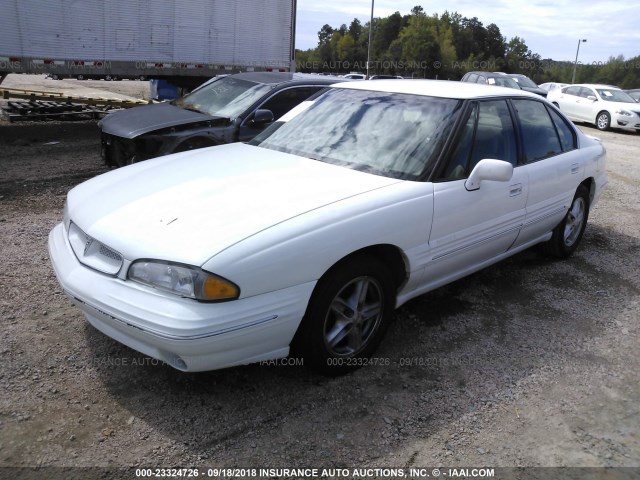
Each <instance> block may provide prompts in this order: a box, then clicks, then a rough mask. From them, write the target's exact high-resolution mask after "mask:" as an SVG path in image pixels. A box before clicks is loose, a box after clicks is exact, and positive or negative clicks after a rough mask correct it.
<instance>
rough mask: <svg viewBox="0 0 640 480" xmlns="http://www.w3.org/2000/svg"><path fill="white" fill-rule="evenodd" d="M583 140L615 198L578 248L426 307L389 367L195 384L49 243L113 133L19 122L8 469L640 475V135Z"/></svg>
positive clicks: (2, 241)
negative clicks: (112, 328) (105, 318)
mask: <svg viewBox="0 0 640 480" xmlns="http://www.w3.org/2000/svg"><path fill="white" fill-rule="evenodd" d="M104 83H105V82H103V84H104ZM132 83H133V82H132ZM122 84H125V82H122ZM581 128H582V129H583V130H584V131H586V132H587V133H589V134H593V135H597V136H599V137H601V138H602V139H603V140H604V143H605V145H606V146H607V149H608V152H609V164H608V170H609V179H610V184H609V187H608V189H607V190H606V192H605V194H604V196H603V198H602V200H601V203H600V204H599V205H598V206H597V207H596V208H595V209H594V210H593V211H592V212H591V217H590V223H589V226H588V227H587V230H586V233H585V237H584V240H583V244H582V246H581V248H580V249H579V250H578V251H577V252H576V254H575V255H574V256H573V257H572V258H571V259H569V260H567V261H554V260H550V259H548V258H546V257H544V256H542V255H540V254H539V253H537V252H536V251H527V252H524V253H522V254H519V255H517V256H516V257H514V258H512V259H510V260H508V261H505V262H502V263H500V264H498V265H496V266H493V267H491V268H488V269H486V270H484V271H482V272H479V273H477V274H475V275H473V276H471V277H468V278H466V279H463V280H461V281H458V282H456V283H454V284H452V285H450V286H447V287H445V288H441V289H439V290H437V291H435V292H432V293H430V294H428V295H425V296H423V297H420V298H418V299H416V300H414V301H412V302H411V303H409V304H408V305H406V306H404V307H403V308H401V309H400V310H399V311H398V312H397V315H396V321H395V322H394V324H393V325H392V326H391V328H390V330H389V333H388V336H387V338H386V341H385V342H384V343H383V346H382V348H381V349H380V350H379V352H378V353H377V356H378V357H379V358H380V359H382V360H383V361H381V363H382V365H379V366H371V367H368V368H363V369H360V370H358V371H356V372H354V373H351V374H349V375H347V376H344V377H341V378H336V379H331V378H325V377H322V376H318V375H316V374H313V373H310V372H309V371H307V370H306V369H305V368H303V367H300V366H273V365H251V366H246V367H241V368H234V369H229V370H224V371H216V372H209V373H199V374H185V373H181V372H178V371H176V370H174V369H172V368H170V367H168V366H165V365H162V364H158V362H156V361H153V360H151V359H149V358H147V357H144V356H142V355H140V354H138V353H136V352H134V351H132V350H130V349H128V348H126V347H124V346H122V345H120V344H118V343H116V342H115V341H113V340H111V339H110V338H108V337H106V336H104V335H103V334H101V333H99V332H98V331H96V330H94V329H93V328H92V327H91V326H89V325H88V324H87V323H86V322H85V321H84V319H83V317H82V315H81V314H80V312H79V310H78V309H76V308H75V307H73V306H71V305H70V303H69V302H68V301H67V299H66V298H65V297H64V296H63V294H62V292H61V290H60V288H59V286H58V284H57V282H56V281H55V278H54V274H53V272H52V269H51V266H50V264H49V259H48V254H47V246H46V245H47V235H48V232H49V231H50V230H51V228H53V226H54V225H55V224H56V223H58V222H59V221H60V220H61V219H62V208H63V202H64V196H65V194H66V192H67V191H68V190H69V189H70V188H71V187H73V186H74V185H76V184H78V183H79V182H81V181H83V180H84V179H87V178H90V177H92V176H95V175H98V174H100V173H102V172H104V171H106V169H105V167H104V166H103V165H102V163H101V160H100V155H99V135H98V129H97V127H96V125H95V123H93V122H89V121H87V122H66V123H61V122H57V123H56V122H49V123H20V124H8V123H6V122H5V123H0V252H1V253H0V262H1V265H2V267H3V268H2V270H0V291H2V294H1V295H0V320H1V325H2V328H1V331H0V335H1V337H2V338H1V341H0V391H2V396H1V397H0V467H10V466H104V467H117V466H149V467H171V466H173V467H193V466H201V467H245V468H246V467H255V468H267V467H280V468H285V467H287V468H300V467H314V468H325V467H326V468H331V467H344V468H356V467H357V468H361V467H410V466H421V467H435V466H448V467H463V466H479V467H500V466H504V467H512V466H628V467H640V428H639V427H640V378H639V377H640V374H639V372H640V356H639V354H638V352H639V351H640V349H639V347H640V328H639V327H638V317H639V315H640V222H639V221H638V220H639V219H640V188H639V187H640V164H639V163H638V153H639V152H640V135H638V134H627V133H618V132H615V133H600V132H597V131H595V130H593V129H591V128H589V127H587V126H581ZM637 472H638V470H636V471H635V472H633V473H631V475H635V474H637ZM103 475H107V474H105V473H104V472H103ZM114 475H115V474H114ZM0 476H2V474H1V473H0ZM107 476H108V475H107ZM41 478H46V477H45V476H43V477H41ZM549 478H550V477H549ZM629 478H632V477H629ZM633 478H636V477H633Z"/></svg>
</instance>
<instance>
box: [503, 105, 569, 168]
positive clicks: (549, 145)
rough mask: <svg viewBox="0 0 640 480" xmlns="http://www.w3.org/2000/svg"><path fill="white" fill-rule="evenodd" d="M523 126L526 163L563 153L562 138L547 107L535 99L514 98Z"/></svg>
mask: <svg viewBox="0 0 640 480" xmlns="http://www.w3.org/2000/svg"><path fill="white" fill-rule="evenodd" d="M513 105H514V106H515V107H516V111H517V112H518V118H519V119H520V126H521V128H522V143H523V148H524V156H525V158H524V160H525V162H526V163H531V162H535V161H537V160H542V159H543V158H548V157H551V156H553V155H557V154H559V153H562V146H561V145H560V138H559V136H558V132H557V131H556V127H555V125H554V123H553V122H552V121H551V117H550V116H549V112H547V107H545V106H544V105H543V104H542V102H537V101H535V100H513Z"/></svg>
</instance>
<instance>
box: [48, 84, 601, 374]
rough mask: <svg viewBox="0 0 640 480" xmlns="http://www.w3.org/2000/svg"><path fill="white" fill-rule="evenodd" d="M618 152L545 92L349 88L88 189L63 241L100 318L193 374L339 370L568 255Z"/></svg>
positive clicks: (71, 211) (53, 241)
mask: <svg viewBox="0 0 640 480" xmlns="http://www.w3.org/2000/svg"><path fill="white" fill-rule="evenodd" d="M605 157H606V152H605V149H604V147H603V145H602V143H601V142H600V141H598V140H597V139H595V138H592V137H589V136H587V135H585V134H583V133H582V132H581V131H580V130H579V129H577V128H576V127H575V126H574V125H573V124H572V123H571V122H570V121H569V120H568V119H567V118H566V117H565V116H564V115H563V114H562V113H561V112H560V111H559V110H558V109H556V108H555V107H554V106H553V105H551V104H550V103H549V102H547V101H546V100H544V99H543V98H541V97H540V96H538V95H533V94H530V93H527V92H523V91H520V90H513V89H508V88H500V87H488V86H486V85H477V84H468V83H459V82H448V81H429V80H379V81H376V82H350V83H341V84H339V85H336V86H334V87H332V88H330V89H329V90H328V91H327V92H325V93H323V94H322V95H320V96H319V97H317V98H315V99H312V100H309V101H306V102H304V103H302V104H300V105H299V106H298V107H296V108H295V109H294V110H293V111H291V112H289V113H288V114H286V115H285V116H284V117H283V118H282V119H280V121H278V122H275V123H274V124H273V125H272V126H271V127H270V128H269V129H267V130H265V131H264V132H262V133H261V134H260V135H258V136H257V137H255V138H254V139H253V140H252V141H251V142H250V143H249V144H244V143H234V144H228V145H222V146H217V147H211V148H202V149H198V150H193V151H187V152H182V153H177V154H174V155H167V156H164V157H160V158H156V159H153V160H148V161H145V162H140V163H136V164H134V165H131V166H127V167H125V168H120V169H116V170H112V171H110V172H108V173H106V174H103V175H100V176H98V177H96V178H93V179H91V180H88V181H86V182H84V183H82V184H80V185H78V186H77V187H75V188H74V189H72V190H71V191H70V192H69V194H68V197H67V201H66V205H65V209H64V220H63V222H62V223H60V224H59V225H57V226H56V227H55V228H54V229H53V231H52V232H51V233H50V236H49V253H50V258H51V261H52V264H53V267H54V270H55V273H56V275H57V278H58V280H59V282H60V284H61V285H62V288H63V290H64V292H65V293H66V295H68V297H69V298H70V299H71V300H72V301H73V302H74V303H75V304H76V305H77V306H78V307H79V309H80V310H82V311H83V312H84V314H85V316H86V319H87V320H88V321H89V323H90V324H91V325H93V326H94V327H95V328H97V329H98V330H100V331H101V332H103V333H104V334H106V335H108V336H109V337H112V338H113V339H115V340H117V341H119V342H121V343H123V344H125V345H128V346H130V347H131V348H133V349H135V350H138V351H140V352H142V353H144V354H146V355H149V356H151V357H154V358H156V359H159V360H163V361H165V362H167V363H168V364H169V365H171V366H173V367H175V368H177V369H179V370H183V371H202V370H212V369H218V368H224V367H231V366H234V365H243V364H248V363H252V362H259V361H262V360H272V359H277V358H283V357H286V356H288V355H296V356H297V357H301V358H303V359H304V363H305V365H307V366H309V367H312V368H315V369H317V370H320V371H321V372H324V373H328V374H339V373H344V372H345V371H348V370H350V369H352V368H354V367H355V366H358V365H361V364H362V363H363V360H364V359H366V358H368V357H369V356H371V355H372V354H373V353H374V351H375V350H376V348H377V347H378V344H379V343H380V342H381V340H382V338H383V336H384V334H385V331H386V330H387V328H388V326H389V324H390V322H391V320H392V317H393V312H394V309H396V308H397V307H399V306H401V305H403V304H404V303H405V302H407V301H409V300H410V299H412V298H414V297H417V296H419V295H422V294H424V293H426V292H429V291H431V290H433V289H436V288H438V287H440V286H442V285H445V284H447V283H450V282H453V281H455V280H456V279H459V278H461V277H464V276H466V275H469V274H471V273H473V272H476V271H478V270H480V269H483V268H485V267H487V266H489V265H491V264H493V263H496V262H498V261H500V260H502V259H505V258H507V257H509V256H512V255H514V254H515V253H517V252H521V251H523V250H525V249H527V248H529V247H532V246H534V245H539V244H540V245H542V246H543V249H544V250H546V251H547V252H548V253H550V254H552V255H555V256H557V257H568V256H569V255H571V254H572V253H573V252H574V251H575V250H576V248H577V247H578V245H579V244H580V241H581V238H582V236H583V232H584V230H585V227H586V225H587V219H588V216H589V211H590V209H592V208H593V206H594V205H595V204H596V202H597V201H598V198H599V197H600V195H601V193H602V191H603V188H604V187H605V185H606V183H607V175H606V170H605Z"/></svg>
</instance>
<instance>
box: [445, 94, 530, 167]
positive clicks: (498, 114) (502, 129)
mask: <svg viewBox="0 0 640 480" xmlns="http://www.w3.org/2000/svg"><path fill="white" fill-rule="evenodd" d="M468 114H469V117H468V118H467V121H466V123H465V125H464V127H463V129H462V132H460V135H459V137H458V140H457V143H456V147H455V149H454V151H453V153H452V155H451V157H450V159H449V162H448V164H447V167H446V169H445V171H444V172H443V175H442V177H441V179H442V180H457V179H461V178H467V177H468V176H469V174H470V173H471V170H473V167H475V166H476V164H477V163H478V162H479V161H480V160H483V159H485V158H492V159H498V160H504V161H507V162H509V163H511V164H512V165H514V166H515V165H516V163H517V157H518V156H517V150H516V140H515V132H514V128H513V121H512V120H511V114H510V113H509V107H508V106H507V102H506V101H505V100H492V101H486V102H478V103H476V104H474V105H473V108H471V109H470V110H469V113H468Z"/></svg>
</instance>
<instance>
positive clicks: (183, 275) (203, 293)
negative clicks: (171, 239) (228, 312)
mask: <svg viewBox="0 0 640 480" xmlns="http://www.w3.org/2000/svg"><path fill="white" fill-rule="evenodd" d="M128 277H129V279H130V280H133V281H135V282H139V283H143V284H145V285H149V286H151V287H154V288H157V289H160V290H164V291H166V292H170V293H174V294H176V295H180V296H181V297H188V298H194V299H196V300H202V301H208V302H212V301H223V300H234V299H236V298H238V297H239V296H240V288H239V287H238V286H237V285H235V284H234V283H232V282H230V281H229V280H226V279H224V278H222V277H219V276H217V275H213V274H211V273H207V272H205V271H204V270H202V269H200V268H198V267H191V266H188V265H178V264H175V263H170V262H164V261H161V260H140V261H137V262H135V263H133V264H132V265H131V267H129V274H128Z"/></svg>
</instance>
